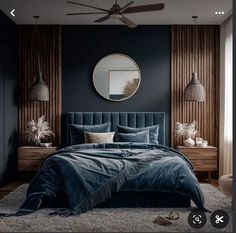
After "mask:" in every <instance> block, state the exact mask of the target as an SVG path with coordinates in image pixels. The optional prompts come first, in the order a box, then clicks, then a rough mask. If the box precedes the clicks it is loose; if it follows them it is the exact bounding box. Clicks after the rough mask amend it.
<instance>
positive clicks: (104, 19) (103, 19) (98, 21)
mask: <svg viewBox="0 0 236 233" xmlns="http://www.w3.org/2000/svg"><path fill="white" fill-rule="evenodd" d="M109 18H110V16H109V15H106V16H104V17H102V18H100V19H97V20H95V21H94V22H95V23H102V22H104V21H106V20H108V19H109Z"/></svg>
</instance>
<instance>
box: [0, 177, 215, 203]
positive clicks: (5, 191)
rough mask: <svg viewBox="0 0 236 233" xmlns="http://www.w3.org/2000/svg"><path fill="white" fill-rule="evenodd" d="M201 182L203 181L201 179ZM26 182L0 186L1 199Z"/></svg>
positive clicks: (212, 180)
mask: <svg viewBox="0 0 236 233" xmlns="http://www.w3.org/2000/svg"><path fill="white" fill-rule="evenodd" d="M200 182H201V181H200ZM23 183H25V182H24V181H22V180H19V181H13V182H11V183H9V184H7V185H5V186H4V187H2V188H0V199H1V198H3V197H4V196H5V195H7V194H8V193H10V192H12V191H13V190H15V189H16V188H17V187H18V186H20V185H21V184H23ZM202 183H205V181H202ZM210 183H211V184H212V185H213V186H214V187H215V188H217V189H219V182H218V180H217V179H211V182H210Z"/></svg>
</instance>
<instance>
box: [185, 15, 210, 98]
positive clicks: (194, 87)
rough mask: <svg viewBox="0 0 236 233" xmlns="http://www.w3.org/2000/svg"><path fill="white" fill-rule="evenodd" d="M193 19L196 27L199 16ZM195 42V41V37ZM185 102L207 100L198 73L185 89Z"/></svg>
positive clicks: (194, 74) (194, 73) (195, 73)
mask: <svg viewBox="0 0 236 233" xmlns="http://www.w3.org/2000/svg"><path fill="white" fill-rule="evenodd" d="M192 18H193V19H194V21H195V26H196V19H197V18H198V16H192ZM193 41H195V40H194V36H193ZM195 44H196V41H195ZM195 50H196V48H195ZM184 100H185V101H189V102H190V101H191V102H204V101H205V100H206V92H205V89H204V87H203V85H202V84H201V83H200V82H199V80H198V77H197V72H193V73H192V79H191V81H190V82H189V83H188V85H187V86H186V87H185V89H184Z"/></svg>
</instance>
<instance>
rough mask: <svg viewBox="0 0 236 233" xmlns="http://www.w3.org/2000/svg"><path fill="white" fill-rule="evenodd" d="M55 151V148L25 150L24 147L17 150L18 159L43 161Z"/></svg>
mask: <svg viewBox="0 0 236 233" xmlns="http://www.w3.org/2000/svg"><path fill="white" fill-rule="evenodd" d="M55 151H56V147H50V148H44V147H42V148H38V147H37V148H32V149H25V148H24V147H20V148H18V159H30V160H31V159H44V158H45V157H47V156H48V155H50V154H52V153H54V152H55Z"/></svg>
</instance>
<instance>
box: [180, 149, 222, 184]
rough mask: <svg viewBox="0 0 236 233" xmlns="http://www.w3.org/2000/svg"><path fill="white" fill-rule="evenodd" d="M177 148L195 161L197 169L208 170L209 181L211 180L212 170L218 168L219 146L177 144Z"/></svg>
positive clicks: (194, 164) (195, 168)
mask: <svg viewBox="0 0 236 233" xmlns="http://www.w3.org/2000/svg"><path fill="white" fill-rule="evenodd" d="M177 150H178V151H180V152H181V153H182V154H184V155H185V156H186V157H187V158H188V159H189V160H190V161H191V162H192V163H193V166H194V170H195V171H206V172H208V179H209V181H210V180H211V172H213V171H217V170H218V165H217V164H218V162H217V157H218V156H217V148H216V147H214V146H208V147H196V146H194V147H186V146H177Z"/></svg>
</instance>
